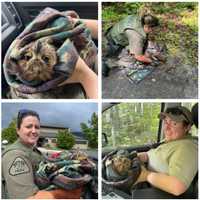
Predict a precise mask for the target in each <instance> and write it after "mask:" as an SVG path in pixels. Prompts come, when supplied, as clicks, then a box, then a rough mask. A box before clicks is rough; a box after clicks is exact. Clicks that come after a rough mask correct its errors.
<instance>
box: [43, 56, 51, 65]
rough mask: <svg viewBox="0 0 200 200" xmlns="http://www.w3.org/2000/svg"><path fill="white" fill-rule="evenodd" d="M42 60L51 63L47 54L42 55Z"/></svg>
mask: <svg viewBox="0 0 200 200" xmlns="http://www.w3.org/2000/svg"><path fill="white" fill-rule="evenodd" d="M42 60H43V61H44V62H45V63H46V64H48V63H49V58H48V57H47V56H42Z"/></svg>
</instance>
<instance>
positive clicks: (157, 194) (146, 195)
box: [102, 103, 198, 199]
mask: <svg viewBox="0 0 200 200" xmlns="http://www.w3.org/2000/svg"><path fill="white" fill-rule="evenodd" d="M180 104H181V103H162V104H161V110H160V112H162V111H164V110H165V109H166V108H168V107H172V106H177V105H180ZM116 105H118V103H104V104H103V105H102V112H103V113H104V112H105V111H106V110H108V109H110V108H111V107H113V106H116ZM197 105H198V104H196V105H195V106H193V108H192V114H193V121H194V122H195V126H196V127H197V126H198V106H197ZM102 126H103V125H102ZM196 127H194V129H196ZM193 137H194V139H195V141H197V142H198V136H193ZM162 138H163V135H162V121H161V120H159V126H158V133H157V142H155V143H152V144H145V145H142V146H128V147H116V148H106V145H108V141H109V140H108V133H105V132H104V133H103V134H102V144H103V147H102V159H103V158H104V157H105V156H106V155H108V154H109V153H110V152H112V151H115V150H121V149H123V150H128V152H132V151H136V152H146V151H148V150H150V149H152V148H156V147H157V146H159V145H160V144H161V140H162ZM105 173H106V172H105V168H104V167H103V166H102V176H103V177H104V176H105V177H106V175H105ZM102 198H103V199H108V198H109V199H197V198H198V173H197V174H196V176H195V177H194V179H193V181H192V183H191V185H190V187H189V189H188V190H187V191H186V192H185V193H184V194H182V195H180V196H174V195H172V194H169V193H167V192H164V191H162V190H160V189H158V188H155V187H153V186H151V185H150V184H149V183H142V185H141V184H138V185H136V186H135V187H133V189H132V190H131V191H129V192H127V191H126V189H124V188H120V189H119V187H118V188H116V187H113V186H110V185H106V184H104V182H102Z"/></svg>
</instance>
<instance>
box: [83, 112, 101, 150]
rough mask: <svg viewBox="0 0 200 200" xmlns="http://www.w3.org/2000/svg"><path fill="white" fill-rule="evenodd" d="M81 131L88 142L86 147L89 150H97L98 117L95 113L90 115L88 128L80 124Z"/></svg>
mask: <svg viewBox="0 0 200 200" xmlns="http://www.w3.org/2000/svg"><path fill="white" fill-rule="evenodd" d="M81 129H82V131H83V133H84V134H85V137H86V138H87V140H88V146H89V147H91V148H98V117H97V115H96V113H93V114H92V117H91V121H89V126H88V125H87V124H85V123H81Z"/></svg>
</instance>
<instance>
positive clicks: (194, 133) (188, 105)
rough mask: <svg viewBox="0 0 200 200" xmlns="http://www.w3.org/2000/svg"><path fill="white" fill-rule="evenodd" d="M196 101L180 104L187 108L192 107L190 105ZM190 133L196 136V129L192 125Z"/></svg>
mask: <svg viewBox="0 0 200 200" xmlns="http://www.w3.org/2000/svg"><path fill="white" fill-rule="evenodd" d="M195 103H196V102H194V103H182V106H185V107H187V108H188V109H189V110H191V109H192V106H193V105H194V104H195ZM190 133H191V135H192V136H198V130H197V128H196V127H195V126H194V125H193V126H192V128H191V130H190Z"/></svg>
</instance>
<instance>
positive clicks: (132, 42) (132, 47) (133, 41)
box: [125, 29, 144, 56]
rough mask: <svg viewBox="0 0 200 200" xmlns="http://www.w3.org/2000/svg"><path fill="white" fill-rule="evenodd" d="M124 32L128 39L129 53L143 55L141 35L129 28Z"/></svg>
mask: <svg viewBox="0 0 200 200" xmlns="http://www.w3.org/2000/svg"><path fill="white" fill-rule="evenodd" d="M125 33H126V35H127V38H128V41H129V45H128V49H129V52H130V54H133V55H137V56H138V55H143V48H144V41H143V37H142V36H141V35H140V34H139V33H138V32H137V31H135V30H131V29H127V30H126V31H125Z"/></svg>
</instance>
